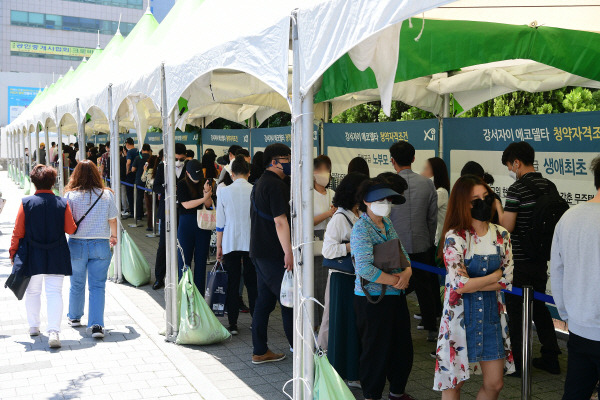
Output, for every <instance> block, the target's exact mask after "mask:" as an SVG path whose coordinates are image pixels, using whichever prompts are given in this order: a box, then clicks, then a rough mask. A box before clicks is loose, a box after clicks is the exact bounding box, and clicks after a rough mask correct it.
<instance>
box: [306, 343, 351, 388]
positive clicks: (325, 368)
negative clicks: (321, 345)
mask: <svg viewBox="0 0 600 400" xmlns="http://www.w3.org/2000/svg"><path fill="white" fill-rule="evenodd" d="M314 360H315V385H314V389H313V399H315V400H346V399H348V400H354V395H353V394H352V392H351V391H350V389H348V386H346V383H345V382H344V380H343V379H342V378H341V377H340V375H339V374H338V373H337V371H336V370H335V369H334V368H333V367H332V366H331V364H330V363H329V360H328V359H327V356H326V355H325V354H324V353H322V352H317V354H315V355H314Z"/></svg>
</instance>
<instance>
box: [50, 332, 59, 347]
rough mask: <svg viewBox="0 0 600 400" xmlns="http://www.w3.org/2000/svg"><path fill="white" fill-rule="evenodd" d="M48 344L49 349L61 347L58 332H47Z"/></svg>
mask: <svg viewBox="0 0 600 400" xmlns="http://www.w3.org/2000/svg"><path fill="white" fill-rule="evenodd" d="M48 346H50V348H51V349H58V348H60V347H61V344H60V339H59V338H58V332H56V331H52V332H50V333H49V334H48Z"/></svg>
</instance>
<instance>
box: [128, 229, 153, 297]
mask: <svg viewBox="0 0 600 400" xmlns="http://www.w3.org/2000/svg"><path fill="white" fill-rule="evenodd" d="M121 265H122V268H123V278H125V280H126V281H127V282H129V283H130V284H132V285H133V286H136V287H138V286H142V285H145V284H146V283H148V282H150V266H149V265H148V261H146V259H145V258H144V256H143V255H142V252H141V251H140V249H139V248H138V247H137V245H136V244H135V243H134V242H133V240H131V237H130V236H129V234H128V233H127V231H123V233H122V234H121Z"/></svg>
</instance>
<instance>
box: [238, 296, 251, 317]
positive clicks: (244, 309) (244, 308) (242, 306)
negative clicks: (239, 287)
mask: <svg viewBox="0 0 600 400" xmlns="http://www.w3.org/2000/svg"><path fill="white" fill-rule="evenodd" d="M240 312H241V313H242V314H248V313H249V312H250V308H248V306H247V305H246V304H244V300H242V298H241V297H240Z"/></svg>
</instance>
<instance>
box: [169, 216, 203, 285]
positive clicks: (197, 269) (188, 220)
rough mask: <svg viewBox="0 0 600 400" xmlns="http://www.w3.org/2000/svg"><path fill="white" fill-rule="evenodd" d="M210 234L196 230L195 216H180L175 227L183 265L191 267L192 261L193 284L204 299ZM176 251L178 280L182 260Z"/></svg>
mask: <svg viewBox="0 0 600 400" xmlns="http://www.w3.org/2000/svg"><path fill="white" fill-rule="evenodd" d="M211 234H212V232H211V231H207V230H204V229H200V228H198V220H197V218H196V214H195V213H194V214H181V215H180V216H179V225H178V226H177V241H178V242H179V245H180V246H181V248H182V250H183V256H184V258H185V265H188V266H190V268H191V266H192V258H193V260H194V269H193V271H194V283H195V284H196V288H198V291H199V292H200V295H201V296H202V297H204V292H205V291H206V260H207V259H208V250H209V247H210V236H211ZM175 251H177V260H178V264H179V265H178V266H179V280H181V277H182V276H183V264H184V262H183V259H182V258H181V251H180V250H179V249H175Z"/></svg>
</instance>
